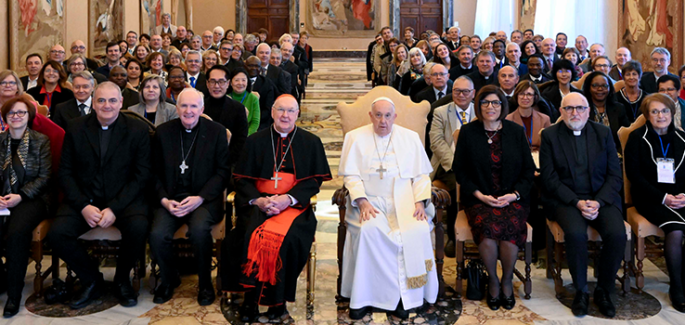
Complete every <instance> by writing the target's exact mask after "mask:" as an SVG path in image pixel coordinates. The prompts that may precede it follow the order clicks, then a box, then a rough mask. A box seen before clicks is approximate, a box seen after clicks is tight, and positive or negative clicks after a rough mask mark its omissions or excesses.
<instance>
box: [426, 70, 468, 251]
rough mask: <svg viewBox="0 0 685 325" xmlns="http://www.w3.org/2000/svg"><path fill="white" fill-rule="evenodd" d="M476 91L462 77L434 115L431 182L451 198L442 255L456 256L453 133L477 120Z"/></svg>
mask: <svg viewBox="0 0 685 325" xmlns="http://www.w3.org/2000/svg"><path fill="white" fill-rule="evenodd" d="M475 94H476V91H475V89H474V87H473V81H471V79H470V78H469V77H467V76H461V77H459V78H457V79H456V80H455V81H454V85H453V86H452V100H453V101H452V102H451V103H449V104H447V105H444V106H440V107H438V108H436V109H435V112H433V122H432V124H431V128H430V148H431V150H432V151H433V157H431V165H432V166H433V174H432V175H431V179H433V180H439V181H441V182H443V183H444V184H445V185H446V186H447V189H448V190H449V193H450V196H451V197H452V204H451V205H450V206H449V207H448V208H447V235H448V236H449V241H448V242H447V244H445V255H447V257H454V256H455V247H454V229H453V228H452V227H454V222H455V221H456V219H457V212H458V211H459V210H458V207H457V202H456V201H457V181H456V179H455V177H454V172H453V171H452V161H453V160H454V145H455V144H454V137H453V136H452V134H454V131H456V130H459V129H461V127H462V126H463V125H464V124H466V123H469V122H471V121H472V120H473V119H474V118H476V114H475V112H474V111H473V102H472V101H473V97H474V96H475Z"/></svg>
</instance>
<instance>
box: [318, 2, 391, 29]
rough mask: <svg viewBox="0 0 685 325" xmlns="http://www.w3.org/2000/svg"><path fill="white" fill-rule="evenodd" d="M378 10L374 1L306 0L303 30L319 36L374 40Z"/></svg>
mask: <svg viewBox="0 0 685 325" xmlns="http://www.w3.org/2000/svg"><path fill="white" fill-rule="evenodd" d="M380 10H381V6H380V2H379V1H378V0H309V2H308V3H307V10H306V21H307V26H308V27H307V31H308V32H310V33H311V34H312V35H313V36H323V37H374V36H375V35H376V33H377V31H376V30H378V29H380V23H381V22H380V21H381V17H380Z"/></svg>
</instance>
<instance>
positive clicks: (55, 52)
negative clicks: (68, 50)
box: [50, 50, 65, 54]
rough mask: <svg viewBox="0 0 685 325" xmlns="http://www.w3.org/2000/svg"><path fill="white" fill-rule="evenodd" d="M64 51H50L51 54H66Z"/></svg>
mask: <svg viewBox="0 0 685 325" xmlns="http://www.w3.org/2000/svg"><path fill="white" fill-rule="evenodd" d="M64 53H65V52H64V51H58V50H52V51H50V54H64Z"/></svg>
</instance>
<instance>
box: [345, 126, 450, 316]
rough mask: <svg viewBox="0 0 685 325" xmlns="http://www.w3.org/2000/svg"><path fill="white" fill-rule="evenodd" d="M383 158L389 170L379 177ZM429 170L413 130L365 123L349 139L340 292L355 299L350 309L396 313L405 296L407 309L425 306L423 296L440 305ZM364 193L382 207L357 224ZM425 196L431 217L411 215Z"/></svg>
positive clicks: (421, 146)
mask: <svg viewBox="0 0 685 325" xmlns="http://www.w3.org/2000/svg"><path fill="white" fill-rule="evenodd" d="M374 137H375V140H376V141H375V144H374ZM388 145H389V147H388ZM376 147H377V148H378V153H377V152H376ZM386 147H387V154H386V155H385V157H384V158H383V154H384V152H385V151H386ZM381 160H382V162H383V168H384V169H387V171H384V172H383V178H382V179H381V177H380V173H379V172H378V169H379V168H380V167H381ZM431 171H432V168H431V165H430V161H429V160H428V157H427V156H426V153H425V151H424V148H423V145H422V144H421V140H420V139H419V136H418V134H416V132H413V131H411V130H409V129H406V128H403V127H401V126H397V125H395V126H393V130H392V132H391V134H389V135H387V136H385V137H380V136H378V135H376V134H375V133H374V131H373V125H366V126H363V127H360V128H358V129H355V130H353V131H351V132H349V133H347V135H346V136H345V142H344V144H343V151H342V156H341V158H340V168H339V170H338V174H339V175H340V176H343V177H344V182H345V187H346V188H347V189H348V190H349V193H350V196H349V198H348V199H347V216H346V217H345V220H346V222H347V237H346V240H345V248H344V252H343V272H342V295H343V296H344V297H348V298H350V308H355V309H358V308H363V307H366V306H373V307H377V308H381V309H385V310H395V308H396V307H397V304H398V303H399V299H400V298H402V303H403V306H404V308H405V309H410V308H415V307H418V306H421V305H422V304H423V300H424V299H425V300H426V301H428V302H429V303H434V302H435V300H436V298H437V294H438V277H437V273H436V270H435V260H434V253H433V246H432V242H431V235H430V232H431V230H432V228H433V224H432V221H430V220H432V218H433V216H434V215H435V209H434V208H433V205H432V204H431V203H430V198H431V182H430V178H429V177H428V174H430V172H431ZM360 197H366V198H367V199H368V200H369V202H370V203H371V205H373V206H374V208H376V209H377V210H378V211H380V213H377V214H376V218H371V219H370V220H368V221H364V222H361V223H360V221H359V208H358V207H357V204H356V202H355V200H356V199H358V198H360ZM421 201H423V202H426V203H429V205H428V207H427V208H426V214H427V215H428V218H429V221H418V220H416V218H414V216H413V214H414V210H415V207H414V203H415V202H421Z"/></svg>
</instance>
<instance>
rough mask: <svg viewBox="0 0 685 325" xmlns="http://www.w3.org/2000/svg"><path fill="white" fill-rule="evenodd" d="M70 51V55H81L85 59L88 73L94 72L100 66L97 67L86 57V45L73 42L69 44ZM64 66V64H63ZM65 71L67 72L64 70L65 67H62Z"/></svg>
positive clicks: (77, 41) (81, 42) (79, 41)
mask: <svg viewBox="0 0 685 325" xmlns="http://www.w3.org/2000/svg"><path fill="white" fill-rule="evenodd" d="M69 50H70V51H71V54H76V53H79V54H83V56H85V57H86V64H87V65H88V70H90V71H95V70H97V69H98V68H99V67H100V65H98V63H97V62H95V60H93V59H91V58H89V57H88V49H87V48H86V43H83V41H82V40H78V39H77V40H75V41H74V42H73V43H71V48H70V49H69ZM64 63H65V65H66V62H64ZM64 68H65V70H66V71H69V70H67V69H66V66H65V67H64Z"/></svg>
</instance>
